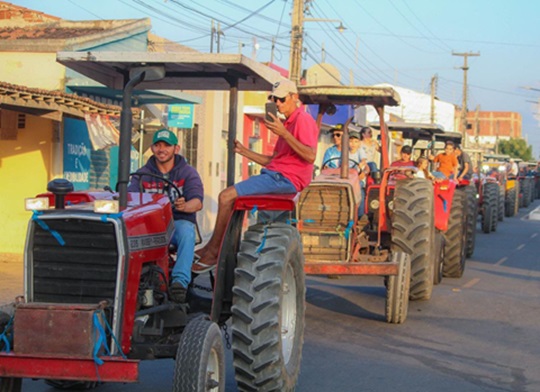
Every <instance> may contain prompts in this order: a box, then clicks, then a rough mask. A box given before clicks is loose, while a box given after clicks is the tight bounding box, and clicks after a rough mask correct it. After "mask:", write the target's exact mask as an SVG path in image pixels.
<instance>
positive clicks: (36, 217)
mask: <svg viewBox="0 0 540 392" xmlns="http://www.w3.org/2000/svg"><path fill="white" fill-rule="evenodd" d="M33 213H34V214H33V215H32V220H33V221H34V222H36V223H37V224H38V225H39V226H40V227H41V228H42V229H43V230H45V231H48V232H49V233H51V235H52V236H53V237H54V238H55V239H56V241H58V243H59V244H60V245H62V246H64V245H65V244H66V241H64V239H63V238H62V236H61V235H60V233H59V232H57V231H56V230H53V229H51V228H50V227H49V225H47V224H46V223H45V222H44V221H42V220H41V219H39V216H40V215H42V214H43V212H41V211H36V210H33Z"/></svg>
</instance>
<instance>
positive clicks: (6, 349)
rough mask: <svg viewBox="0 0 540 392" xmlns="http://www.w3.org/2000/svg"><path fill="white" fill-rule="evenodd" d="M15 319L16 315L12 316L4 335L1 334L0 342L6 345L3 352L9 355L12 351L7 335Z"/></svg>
mask: <svg viewBox="0 0 540 392" xmlns="http://www.w3.org/2000/svg"><path fill="white" fill-rule="evenodd" d="M14 317H15V315H13V316H11V318H10V319H9V321H8V323H7V324H6V327H5V328H4V331H3V332H2V334H0V341H2V342H4V344H5V347H4V348H3V350H2V351H5V352H7V353H9V352H10V351H11V344H10V343H9V339H8V338H7V336H6V334H7V331H8V330H9V327H11V324H12V323H13V318H14Z"/></svg>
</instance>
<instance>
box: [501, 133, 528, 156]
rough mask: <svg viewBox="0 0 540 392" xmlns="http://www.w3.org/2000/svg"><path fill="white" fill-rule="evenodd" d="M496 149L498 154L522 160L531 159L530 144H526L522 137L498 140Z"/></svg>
mask: <svg viewBox="0 0 540 392" xmlns="http://www.w3.org/2000/svg"><path fill="white" fill-rule="evenodd" d="M498 147H499V148H498V150H499V153H500V154H507V155H510V156H511V157H512V158H521V159H523V160H524V161H532V160H533V153H532V146H529V145H527V142H526V141H525V140H524V139H515V138H512V139H509V140H499V144H498Z"/></svg>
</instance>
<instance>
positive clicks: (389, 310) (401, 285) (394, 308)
mask: <svg viewBox="0 0 540 392" xmlns="http://www.w3.org/2000/svg"><path fill="white" fill-rule="evenodd" d="M392 261H393V262H396V261H397V262H398V274H397V275H391V276H389V277H388V284H387V286H386V322H388V323H392V324H401V323H403V322H405V320H406V319H407V312H408V311H409V288H410V284H411V256H409V255H408V254H407V253H404V252H393V253H392Z"/></svg>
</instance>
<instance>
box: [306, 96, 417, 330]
mask: <svg viewBox="0 0 540 392" xmlns="http://www.w3.org/2000/svg"><path fill="white" fill-rule="evenodd" d="M299 93H300V97H301V99H302V101H304V102H306V103H311V104H319V105H321V106H323V107H324V106H327V107H331V106H332V105H373V106H374V107H375V108H376V109H377V111H378V112H379V116H380V118H381V123H382V124H383V125H382V126H383V127H384V120H383V118H384V116H383V112H384V106H385V105H392V106H395V105H397V104H398V103H399V96H398V95H397V93H396V92H395V91H394V90H393V89H392V88H374V87H357V86H351V87H345V86H340V87H334V86H332V87H325V86H317V87H309V86H305V87H300V88H299ZM347 128H348V124H346V126H345V130H346V129H347ZM342 138H343V140H342V145H343V146H348V145H349V144H348V139H349V135H348V132H347V131H345V132H344V133H343V136H342ZM341 162H349V150H348V149H347V148H344V149H343V152H342V157H341ZM327 163H328V162H324V163H323V168H322V170H321V174H320V175H319V176H317V177H316V178H315V179H314V180H313V181H312V182H311V184H310V185H309V186H308V187H307V188H306V189H304V191H303V192H302V193H301V195H300V200H299V203H298V205H297V221H298V229H299V231H300V234H301V237H302V244H303V249H304V257H305V259H306V262H305V267H304V270H305V272H306V274H312V275H380V276H384V277H385V278H386V311H385V315H386V321H387V322H389V323H403V322H404V321H405V319H406V317H407V312H408V305H409V283H410V271H411V267H410V265H411V261H410V256H409V255H408V254H407V253H406V252H404V251H402V250H400V249H395V248H394V249H390V247H389V246H386V245H387V244H383V242H382V236H381V235H377V234H376V233H375V234H374V235H373V236H372V237H371V238H370V236H369V234H368V233H367V232H366V231H365V226H366V224H367V223H368V222H366V221H363V220H359V219H358V206H359V203H360V197H361V196H360V182H359V178H358V176H359V164H360V162H354V161H351V163H352V166H353V167H352V168H351V169H349V165H348V164H341V167H340V168H338V169H329V168H325V166H326V164H327ZM379 234H380V233H379Z"/></svg>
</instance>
